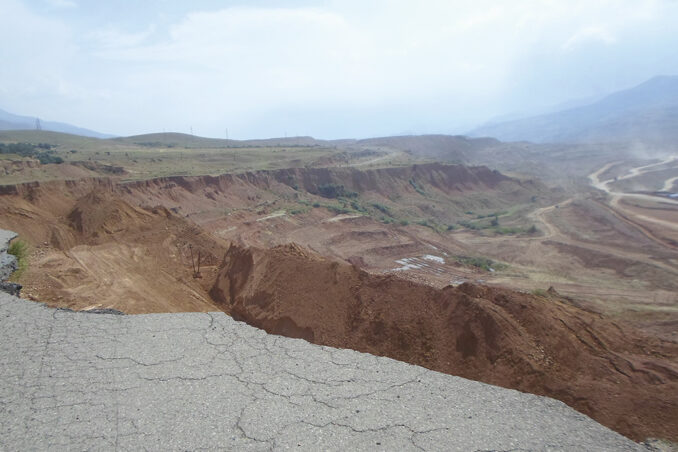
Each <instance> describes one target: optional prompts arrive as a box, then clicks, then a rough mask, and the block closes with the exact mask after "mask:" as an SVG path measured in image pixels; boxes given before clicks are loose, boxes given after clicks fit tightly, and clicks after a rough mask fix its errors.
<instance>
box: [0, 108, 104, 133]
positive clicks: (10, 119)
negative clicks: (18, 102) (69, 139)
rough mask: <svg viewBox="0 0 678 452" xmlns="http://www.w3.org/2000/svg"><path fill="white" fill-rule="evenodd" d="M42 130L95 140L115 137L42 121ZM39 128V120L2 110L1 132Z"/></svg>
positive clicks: (0, 118)
mask: <svg viewBox="0 0 678 452" xmlns="http://www.w3.org/2000/svg"><path fill="white" fill-rule="evenodd" d="M40 127H41V128H42V130H50V131H52V132H62V133H70V134H71V135H81V136H85V137H93V138H111V137H113V135H107V134H105V133H99V132H95V131H93V130H88V129H83V128H82V127H76V126H72V125H70V124H65V123H62V122H53V121H43V120H40ZM36 128H37V118H35V117H31V116H19V115H15V114H12V113H9V112H6V111H4V110H0V130H33V129H36Z"/></svg>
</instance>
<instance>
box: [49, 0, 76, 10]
mask: <svg viewBox="0 0 678 452" xmlns="http://www.w3.org/2000/svg"><path fill="white" fill-rule="evenodd" d="M45 2H46V3H47V5H49V6H50V7H52V8H54V9H73V8H77V7H78V4H77V3H76V2H74V1H72V0H45Z"/></svg>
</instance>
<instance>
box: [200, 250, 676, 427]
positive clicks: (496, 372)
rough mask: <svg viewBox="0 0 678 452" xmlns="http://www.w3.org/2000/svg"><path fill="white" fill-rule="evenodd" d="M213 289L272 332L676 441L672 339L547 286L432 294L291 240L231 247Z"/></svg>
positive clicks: (229, 306)
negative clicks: (531, 396) (530, 396)
mask: <svg viewBox="0 0 678 452" xmlns="http://www.w3.org/2000/svg"><path fill="white" fill-rule="evenodd" d="M210 295H211V296H212V298H213V299H214V301H215V302H216V303H217V304H218V305H219V306H221V307H222V308H223V309H224V310H225V311H226V312H227V313H229V314H231V315H232V316H233V317H234V318H236V319H239V320H244V321H246V322H247V323H250V324H252V325H255V326H258V327H261V328H263V329H265V330H266V331H268V332H270V333H274V334H281V335H285V336H290V337H299V338H304V339H306V340H309V341H311V342H314V343H317V344H325V345H331V346H338V347H347V348H352V349H356V350H360V351H364V352H369V353H374V354H378V355H385V356H390V357H392V358H395V359H399V360H402V361H407V362H410V363H414V364H419V365H422V366H425V367H428V368H430V369H434V370H439V371H443V372H446V373H450V374H454V375H459V376H463V377H466V378H471V379H475V380H481V381H484V382H487V383H492V384H497V385H500V386H504V387H510V388H515V389H519V390H522V391H527V392H532V393H536V394H544V395H548V396H551V397H555V398H557V399H560V400H562V401H564V402H566V403H567V404H569V405H571V406H573V407H574V408H576V409H578V410H580V411H582V412H584V413H586V414H588V415H590V416H591V417H593V418H594V419H596V420H597V421H599V422H601V423H602V424H604V425H607V426H609V427H611V428H613V429H615V430H617V431H619V432H621V433H623V434H625V435H627V436H629V437H631V438H634V439H644V438H646V437H663V438H670V439H673V440H676V439H678V435H677V434H676V432H678V365H677V364H676V357H678V346H677V345H676V344H674V343H668V342H661V341H659V340H654V339H650V338H646V337H644V336H642V335H641V334H640V333H638V332H637V331H635V330H632V329H628V328H626V327H620V326H619V325H617V324H615V323H613V322H611V321H610V320H608V319H606V318H604V317H602V316H600V315H598V314H594V313H591V312H588V311H584V310H581V309H579V308H577V307H574V306H572V305H570V304H568V303H567V300H564V299H562V298H561V297H559V296H558V294H556V293H554V292H551V293H550V294H549V296H545V297H538V296H533V295H528V294H524V293H519V292H515V291H510V290H504V289H497V288H489V287H480V286H475V285H471V284H463V285H461V286H459V287H451V286H448V287H446V288H444V289H442V290H438V289H435V288H432V287H429V286H425V285H420V284H417V283H413V282H410V281H405V280H402V279H399V278H397V277H394V276H378V275H372V274H368V273H366V272H364V271H361V270H359V269H358V268H356V267H354V266H352V265H349V264H346V263H339V262H335V261H331V260H328V259H325V258H323V257H321V256H319V255H317V254H315V253H313V252H311V251H309V250H307V249H305V248H302V247H299V246H297V245H285V246H280V247H276V248H274V249H271V250H262V249H256V248H243V247H239V246H235V245H233V246H231V248H230V249H229V251H228V252H227V254H226V257H225V260H224V263H223V267H222V269H221V271H220V274H219V277H218V279H217V281H216V284H215V285H214V287H213V288H212V290H211V292H210Z"/></svg>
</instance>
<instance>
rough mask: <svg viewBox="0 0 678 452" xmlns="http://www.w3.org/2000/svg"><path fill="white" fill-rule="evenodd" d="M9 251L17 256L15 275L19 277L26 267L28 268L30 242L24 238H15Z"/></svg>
mask: <svg viewBox="0 0 678 452" xmlns="http://www.w3.org/2000/svg"><path fill="white" fill-rule="evenodd" d="M7 252H8V253H9V254H12V255H14V257H16V260H17V269H16V271H15V272H14V274H13V276H14V277H15V278H19V277H20V276H21V274H22V273H23V272H24V271H25V270H26V268H28V244H27V243H26V242H24V241H23V240H13V241H12V243H11V244H10V245H9V248H8V249H7Z"/></svg>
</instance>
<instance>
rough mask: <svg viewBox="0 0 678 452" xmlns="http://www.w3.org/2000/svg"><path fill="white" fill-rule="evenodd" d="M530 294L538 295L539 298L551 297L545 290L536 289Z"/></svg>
mask: <svg viewBox="0 0 678 452" xmlns="http://www.w3.org/2000/svg"><path fill="white" fill-rule="evenodd" d="M530 293H531V294H532V295H536V296H538V297H548V296H549V293H548V292H547V291H546V290H544V289H534V290H532V291H530Z"/></svg>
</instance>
